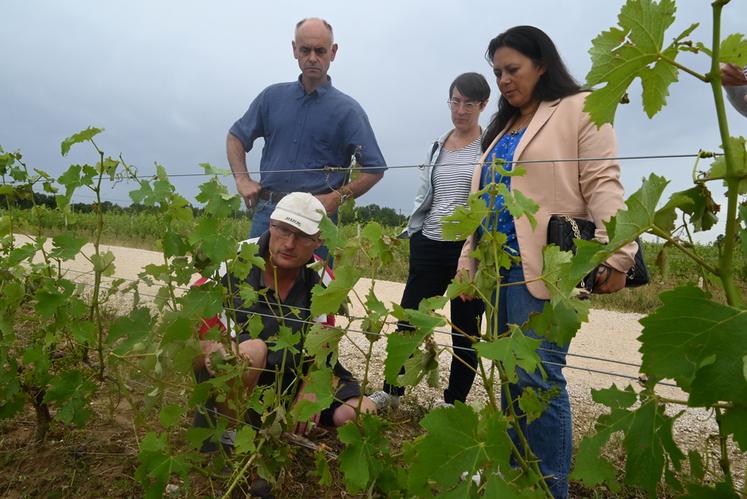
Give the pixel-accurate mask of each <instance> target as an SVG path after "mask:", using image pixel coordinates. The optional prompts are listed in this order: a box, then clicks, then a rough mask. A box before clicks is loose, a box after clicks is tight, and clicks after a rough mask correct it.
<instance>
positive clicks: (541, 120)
mask: <svg viewBox="0 0 747 499" xmlns="http://www.w3.org/2000/svg"><path fill="white" fill-rule="evenodd" d="M559 103H560V99H556V100H553V101H540V105H539V107H538V108H537V112H535V113H534V117H533V118H532V121H531V122H529V126H528V127H527V130H526V131H525V132H524V135H523V136H522V137H521V140H520V141H519V143H518V144H516V150H515V151H514V161H518V160H519V158H521V154H522V153H523V152H524V149H525V148H526V147H527V145H528V144H529V143H530V142H531V141H532V139H533V138H534V136H535V135H537V132H539V131H540V129H541V128H542V127H543V126H545V123H547V120H549V119H550V117H551V116H552V115H553V113H554V112H555V110H556V109H557V108H558V104H559ZM509 126H510V124H509Z"/></svg>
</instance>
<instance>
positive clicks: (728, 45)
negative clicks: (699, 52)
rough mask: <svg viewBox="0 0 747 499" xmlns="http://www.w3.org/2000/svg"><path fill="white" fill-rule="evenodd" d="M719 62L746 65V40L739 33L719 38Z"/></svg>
mask: <svg viewBox="0 0 747 499" xmlns="http://www.w3.org/2000/svg"><path fill="white" fill-rule="evenodd" d="M718 61H719V62H726V63H731V64H736V65H738V66H745V65H747V40H745V38H744V35H743V34H741V33H733V34H731V35H729V36H727V37H726V38H724V39H723V40H721V47H720V49H719V58H718Z"/></svg>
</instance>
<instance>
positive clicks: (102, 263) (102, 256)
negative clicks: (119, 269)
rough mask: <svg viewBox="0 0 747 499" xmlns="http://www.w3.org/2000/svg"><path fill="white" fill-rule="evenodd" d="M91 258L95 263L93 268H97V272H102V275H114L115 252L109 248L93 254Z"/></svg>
mask: <svg viewBox="0 0 747 499" xmlns="http://www.w3.org/2000/svg"><path fill="white" fill-rule="evenodd" d="M90 258H91V263H92V264H93V270H95V271H96V272H101V275H103V276H107V277H110V276H113V275H114V271H115V267H114V253H112V252H111V251H109V250H107V251H105V252H103V253H99V254H98V255H96V254H94V255H91V257H90Z"/></svg>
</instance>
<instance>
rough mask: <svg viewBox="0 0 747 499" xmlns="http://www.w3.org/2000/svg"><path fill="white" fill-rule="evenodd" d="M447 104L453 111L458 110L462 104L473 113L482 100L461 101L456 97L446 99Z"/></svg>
mask: <svg viewBox="0 0 747 499" xmlns="http://www.w3.org/2000/svg"><path fill="white" fill-rule="evenodd" d="M446 105H447V106H449V109H451V110H452V111H456V110H458V109H459V106H461V107H463V108H464V110H465V111H467V112H468V113H471V112H472V111H474V110H476V109H478V108H479V107H480V102H477V101H474V100H468V101H461V100H456V99H449V100H447V101H446Z"/></svg>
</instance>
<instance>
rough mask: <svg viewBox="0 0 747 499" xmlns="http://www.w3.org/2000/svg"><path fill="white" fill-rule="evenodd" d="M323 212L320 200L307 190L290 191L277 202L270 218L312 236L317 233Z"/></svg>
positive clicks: (324, 211)
mask: <svg viewBox="0 0 747 499" xmlns="http://www.w3.org/2000/svg"><path fill="white" fill-rule="evenodd" d="M325 213H326V210H325V209H324V205H323V204H322V203H321V201H319V200H318V199H317V198H315V197H314V196H312V195H311V194H309V193H308V192H291V193H290V194H287V195H285V196H283V199H281V200H280V201H279V202H278V204H277V206H275V211H273V212H272V215H270V218H271V219H272V220H275V221H277V222H283V223H287V224H288V225H292V226H293V227H296V228H297V229H299V230H300V231H301V232H303V233H304V234H308V235H310V236H313V235H316V234H318V233H319V223H320V222H321V221H322V217H324V214H325Z"/></svg>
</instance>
